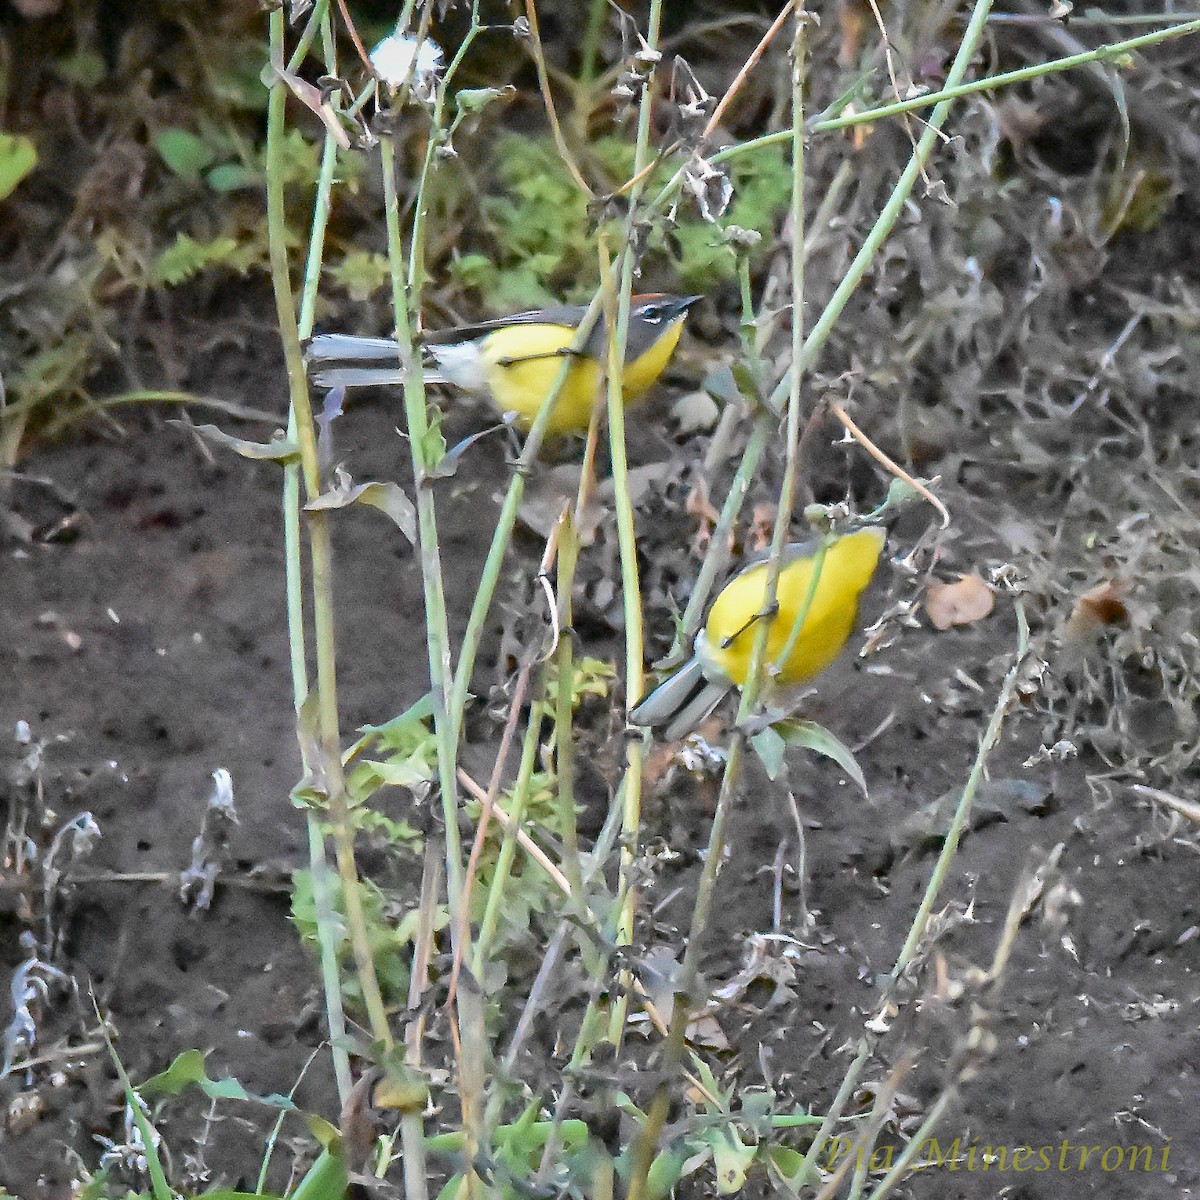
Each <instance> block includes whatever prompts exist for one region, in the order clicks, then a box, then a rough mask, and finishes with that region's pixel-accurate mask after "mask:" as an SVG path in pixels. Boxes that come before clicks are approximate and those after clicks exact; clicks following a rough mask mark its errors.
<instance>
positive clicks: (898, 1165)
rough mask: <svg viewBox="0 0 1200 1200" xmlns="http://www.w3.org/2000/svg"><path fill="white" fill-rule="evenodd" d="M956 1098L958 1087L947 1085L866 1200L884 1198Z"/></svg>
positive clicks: (899, 1179) (911, 1162) (906, 1170)
mask: <svg viewBox="0 0 1200 1200" xmlns="http://www.w3.org/2000/svg"><path fill="white" fill-rule="evenodd" d="M957 1099H958V1088H957V1087H948V1088H947V1089H946V1090H945V1091H944V1092H943V1093H942V1094H941V1095H940V1096H939V1097H938V1098H937V1101H936V1102H935V1103H934V1106H933V1107H932V1108H931V1109H930V1110H929V1114H928V1116H926V1118H925V1120H924V1121H922V1122H921V1124H920V1126H919V1127H918V1128H917V1130H916V1132H915V1133H914V1134H913V1135H912V1137H911V1138H909V1141H908V1145H907V1146H905V1147H904V1152H903V1153H902V1154H901V1155H900V1157H899V1158H898V1159H896V1162H895V1164H894V1165H893V1166H892V1168H891V1169H890V1170H889V1171H888V1173H887V1174H886V1175H885V1176H884V1177H883V1178H882V1179H881V1180H880V1181H879V1183H878V1184H876V1186H875V1190H874V1191H873V1192H872V1193H871V1194H870V1196H869V1197H868V1200H884V1197H885V1196H887V1195H889V1194H890V1193H891V1191H892V1190H893V1189H894V1188H895V1186H896V1184H898V1183H899V1182H900V1181H901V1180H902V1179H903V1178H904V1176H905V1175H906V1174H907V1173H908V1169H909V1168H910V1167H911V1166H912V1164H913V1162H914V1161H915V1159H916V1157H917V1155H918V1154H920V1153H921V1147H922V1146H923V1145H924V1144H925V1143H926V1142H927V1141H928V1140H929V1139H930V1137H932V1136H933V1131H934V1130H935V1129H936V1128H937V1127H938V1125H939V1123H940V1122H941V1119H942V1117H944V1116H945V1115H946V1111H947V1109H949V1107H950V1105H951V1104H953V1103H954V1101H955V1100H957Z"/></svg>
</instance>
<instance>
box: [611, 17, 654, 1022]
mask: <svg viewBox="0 0 1200 1200" xmlns="http://www.w3.org/2000/svg"><path fill="white" fill-rule="evenodd" d="M662 8H663V5H662V0H650V12H649V15H648V17H647V21H646V37H645V44H646V47H647V49H648V51H649V52H650V53H651V54H653V53H654V52H656V51H657V49H658V44H659V40H660V35H661V31H662ZM655 82H656V74H655V72H653V71H651V73H650V75H649V77H648V78H647V79H646V81H645V84H644V85H643V88H642V95H641V101H640V103H639V105H638V123H637V139H636V143H635V145H634V151H633V178H634V179H635V180H636V182H635V183H634V185H633V187H631V188H630V189H629V211H628V215H627V216H626V218H625V223H624V238H623V243H622V246H621V252H620V256H619V259H618V264H617V276H618V283H617V292H616V296H615V297H614V296H613V294H612V290H611V289H612V272H611V271H610V270H608V269H607V261H606V260H607V258H608V248H607V241H606V238H605V236H604V233H603V231H601V234H600V237H599V246H600V255H601V276H600V277H601V280H602V281H604V283H605V285H606V290H607V296H606V308H607V310H608V316H609V320H610V324H609V328H608V334H609V336H608V362H607V364H606V369H605V373H606V377H607V378H606V384H607V388H608V444H609V456H610V459H611V468H612V480H613V495H614V500H613V502H614V508H615V510H616V519H617V544H618V548H619V552H620V559H621V600H622V610H623V612H624V615H625V697H626V703H627V704H635V703H636V702H637V700H638V697H639V696H641V694H642V682H643V677H644V676H643V666H642V663H643V658H644V653H645V652H644V638H643V626H642V595H641V587H640V585H639V582H638V567H637V535H636V533H635V531H634V520H633V501H632V499H631V498H630V491H629V458H628V455H627V453H626V447H625V401H624V391H623V385H624V372H625V347H626V345H627V342H628V337H629V310H630V304H631V297H632V294H633V274H634V268H635V267H636V266H637V264H636V262H635V261H634V259H635V256H634V244H635V237H634V232H635V228H636V223H637V221H638V218H639V210H640V205H641V199H642V195H643V193H644V192H645V187H646V177H647V172H646V167H647V165H648V164H649V162H650V154H651V150H650V116H651V112H652V109H653V104H654V86H655ZM614 299H615V309H616V314H615V315H616V322H615V325H614V324H612V323H611V321H612V315H613V307H614V303H613V302H614ZM644 754H645V739H644V738H642V739H637V740H635V739H632V738H631V739H630V740H629V741H628V743H627V744H626V751H625V776H624V792H625V794H624V808H623V813H622V821H621V856H620V868H619V879H618V885H617V894H618V897H619V900H620V915H619V918H618V921H617V929H616V941H617V944H618V945H628V944H629V943H630V942H631V941H632V940H633V926H634V919H635V915H636V913H637V892H636V889H635V888H634V886H633V883H632V872H633V866H634V862H635V859H636V857H637V853H638V840H639V833H640V829H641V821H642V760H643V757H644ZM628 985H629V977H628V972H627V971H626V972H622V975H621V979H620V984H619V986H618V995H617V999H616V1001H615V1002H614V1004H613V1006H612V1012H611V1014H610V1016H609V1024H608V1036H609V1040H610V1041H611V1042H612V1043H613V1044H614V1045H615V1046H620V1044H621V1040H622V1037H623V1035H624V1029H625V1018H626V1013H627V1010H628V1004H629V1000H628V994H629V990H628Z"/></svg>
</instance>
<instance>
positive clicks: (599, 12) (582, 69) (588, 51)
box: [579, 0, 608, 88]
mask: <svg viewBox="0 0 1200 1200" xmlns="http://www.w3.org/2000/svg"><path fill="white" fill-rule="evenodd" d="M606 16H608V0H591V4H590V5H589V6H588V14H587V25H586V26H585V27H584V31H583V42H582V43H581V45H580V47H579V60H580V62H579V82H580V84H581V85H582V86H583V87H584V88H587V87H588V85H589V84H591V83H592V82H593V81H594V80H595V78H596V67H597V64H598V62H599V57H600V38H601V37H602V36H603V34H604V18H605V17H606Z"/></svg>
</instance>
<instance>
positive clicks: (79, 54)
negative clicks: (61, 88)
mask: <svg viewBox="0 0 1200 1200" xmlns="http://www.w3.org/2000/svg"><path fill="white" fill-rule="evenodd" d="M51 70H52V71H53V72H54V73H55V75H57V76H58V77H59V79H61V80H63V81H64V82H65V83H74V84H76V85H78V86H79V87H84V88H94V87H98V86H99V85H100V84H101V83H103V82H104V79H105V76H107V74H108V65H107V64H106V63H105V61H104V55H103V54H100V53H99V52H98V51H96V50H76V51H75V53H74V54H68V55H66V57H64V58H60V59H58V61H57V62H55V63H54V64H53V66H52V67H51Z"/></svg>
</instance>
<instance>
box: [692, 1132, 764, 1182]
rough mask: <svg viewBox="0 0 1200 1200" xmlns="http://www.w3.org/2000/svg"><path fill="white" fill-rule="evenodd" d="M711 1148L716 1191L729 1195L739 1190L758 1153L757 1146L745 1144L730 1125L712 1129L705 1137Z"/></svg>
mask: <svg viewBox="0 0 1200 1200" xmlns="http://www.w3.org/2000/svg"><path fill="white" fill-rule="evenodd" d="M705 1140H706V1141H707V1142H708V1144H709V1146H710V1147H711V1148H712V1156H713V1167H714V1168H715V1169H716V1172H717V1192H718V1194H720V1195H722V1196H730V1195H732V1194H733V1193H734V1192H740V1191H741V1190H742V1188H743V1187H744V1186H745V1183H746V1175H747V1174H748V1173H749V1171H750V1167H751V1165H752V1164H753V1162H754V1158H755V1155H756V1154H757V1153H758V1147H757V1146H747V1145H745V1144H743V1142H742V1140H741V1139H740V1138H739V1137H738V1135H737V1131H736V1130H735V1129H734V1128H733V1127H732V1126H728V1125H727V1126H725V1127H724V1128H720V1129H714V1130H712V1131H711V1132H710V1133H709V1135H708V1137H707V1138H706V1139H705Z"/></svg>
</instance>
